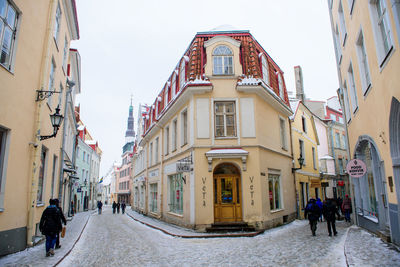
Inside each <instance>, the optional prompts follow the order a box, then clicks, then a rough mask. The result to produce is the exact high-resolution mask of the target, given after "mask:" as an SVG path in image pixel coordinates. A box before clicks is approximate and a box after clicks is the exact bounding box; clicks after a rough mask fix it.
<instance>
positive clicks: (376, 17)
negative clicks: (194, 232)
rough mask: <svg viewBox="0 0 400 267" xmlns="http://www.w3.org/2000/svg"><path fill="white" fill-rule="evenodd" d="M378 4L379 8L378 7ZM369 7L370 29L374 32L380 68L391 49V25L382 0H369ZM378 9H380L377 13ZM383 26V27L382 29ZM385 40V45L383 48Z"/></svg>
mask: <svg viewBox="0 0 400 267" xmlns="http://www.w3.org/2000/svg"><path fill="white" fill-rule="evenodd" d="M378 5H379V7H380V8H378ZM369 8H370V13H371V20H372V22H371V23H372V31H373V33H374V39H375V45H376V50H377V56H378V65H379V66H380V68H382V67H383V66H384V63H385V62H386V59H387V58H388V57H389V54H390V53H391V51H392V50H393V47H394V45H393V38H392V32H393V31H392V27H391V23H390V18H389V14H388V12H387V11H388V9H387V7H386V1H384V0H369ZM379 10H381V11H382V13H381V14H379ZM382 28H383V29H382ZM385 42H387V47H386V48H385Z"/></svg>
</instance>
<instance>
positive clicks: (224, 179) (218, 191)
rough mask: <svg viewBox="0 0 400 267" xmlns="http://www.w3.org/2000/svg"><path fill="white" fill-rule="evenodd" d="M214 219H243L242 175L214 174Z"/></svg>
mask: <svg viewBox="0 0 400 267" xmlns="http://www.w3.org/2000/svg"><path fill="white" fill-rule="evenodd" d="M214 220H215V222H239V221H242V205H241V186H240V176H238V175H236V174H214Z"/></svg>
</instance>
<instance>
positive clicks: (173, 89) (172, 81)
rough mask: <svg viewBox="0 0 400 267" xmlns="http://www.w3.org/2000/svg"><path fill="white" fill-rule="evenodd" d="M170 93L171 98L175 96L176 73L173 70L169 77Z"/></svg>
mask: <svg viewBox="0 0 400 267" xmlns="http://www.w3.org/2000/svg"><path fill="white" fill-rule="evenodd" d="M171 94H172V97H171V99H174V98H175V96H176V74H175V72H174V74H172V78H171Z"/></svg>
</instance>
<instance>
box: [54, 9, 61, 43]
mask: <svg viewBox="0 0 400 267" xmlns="http://www.w3.org/2000/svg"><path fill="white" fill-rule="evenodd" d="M60 24H61V8H60V5H59V4H58V5H57V11H56V21H55V25H54V33H53V36H54V39H55V40H56V41H58V34H59V33H60Z"/></svg>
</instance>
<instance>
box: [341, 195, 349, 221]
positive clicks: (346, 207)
mask: <svg viewBox="0 0 400 267" xmlns="http://www.w3.org/2000/svg"><path fill="white" fill-rule="evenodd" d="M342 209H343V211H344V218H345V220H346V222H350V213H351V198H349V195H346V196H345V197H344V199H343V204H342Z"/></svg>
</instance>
